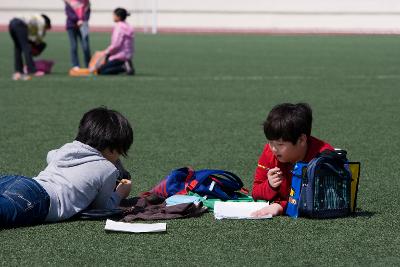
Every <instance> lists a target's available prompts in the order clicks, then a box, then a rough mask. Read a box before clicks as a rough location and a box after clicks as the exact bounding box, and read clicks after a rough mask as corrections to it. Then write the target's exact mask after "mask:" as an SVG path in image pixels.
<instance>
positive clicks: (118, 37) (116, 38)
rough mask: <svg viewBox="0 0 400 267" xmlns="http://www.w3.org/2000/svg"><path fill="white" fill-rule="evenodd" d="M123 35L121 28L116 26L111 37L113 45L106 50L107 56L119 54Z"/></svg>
mask: <svg viewBox="0 0 400 267" xmlns="http://www.w3.org/2000/svg"><path fill="white" fill-rule="evenodd" d="M123 36H124V35H123V33H122V32H121V29H120V27H118V26H116V27H115V28H114V30H113V33H112V36H111V44H110V45H109V46H108V47H107V48H106V49H105V50H104V53H105V54H106V55H113V54H115V53H117V52H118V50H119V49H120V47H121V46H122V39H123Z"/></svg>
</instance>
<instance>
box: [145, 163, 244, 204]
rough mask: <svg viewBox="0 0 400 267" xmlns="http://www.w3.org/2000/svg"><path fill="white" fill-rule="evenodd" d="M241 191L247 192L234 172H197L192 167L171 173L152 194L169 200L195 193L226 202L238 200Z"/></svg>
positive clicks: (152, 190)
mask: <svg viewBox="0 0 400 267" xmlns="http://www.w3.org/2000/svg"><path fill="white" fill-rule="evenodd" d="M240 190H242V191H243V190H245V189H243V182H242V180H241V179H240V178H239V177H238V176H237V175H236V174H234V173H232V172H229V171H224V170H211V169H204V170H199V171H195V170H194V169H193V168H191V167H184V168H180V169H176V170H173V171H172V172H170V173H169V174H168V176H166V177H165V178H164V179H163V180H161V182H160V183H159V184H157V185H156V186H155V187H154V188H153V189H151V190H150V193H154V194H157V195H159V196H161V197H164V198H168V197H170V196H172V195H177V194H178V195H179V194H181V195H185V194H187V193H188V192H193V193H196V194H198V195H200V196H207V197H211V198H218V199H221V200H224V201H225V200H232V199H237V198H238V196H239V191H240Z"/></svg>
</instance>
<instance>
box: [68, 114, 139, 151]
mask: <svg viewBox="0 0 400 267" xmlns="http://www.w3.org/2000/svg"><path fill="white" fill-rule="evenodd" d="M75 140H77V141H79V142H82V143H84V144H87V145H89V146H91V147H93V148H96V149H97V150H99V151H103V150H104V149H107V148H108V149H110V150H111V151H113V150H117V151H118V153H120V154H121V155H123V156H124V157H126V156H127V152H128V150H129V148H130V146H131V145H132V142H133V130H132V127H131V125H130V124H129V121H128V120H127V119H126V118H125V117H124V116H122V115H121V114H120V113H119V112H118V111H115V110H110V109H107V108H106V107H99V108H95V109H92V110H89V111H88V112H86V113H85V114H84V115H83V117H82V119H81V121H80V123H79V131H78V135H77V136H76V138H75Z"/></svg>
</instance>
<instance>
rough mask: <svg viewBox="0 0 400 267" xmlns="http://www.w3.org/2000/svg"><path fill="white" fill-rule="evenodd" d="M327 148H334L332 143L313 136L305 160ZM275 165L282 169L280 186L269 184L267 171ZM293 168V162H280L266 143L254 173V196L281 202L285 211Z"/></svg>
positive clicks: (307, 160)
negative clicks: (274, 186) (275, 186)
mask: <svg viewBox="0 0 400 267" xmlns="http://www.w3.org/2000/svg"><path fill="white" fill-rule="evenodd" d="M325 149H330V150H333V147H332V146H331V145H330V144H328V143H326V142H324V141H322V140H319V139H317V138H315V137H312V136H311V137H310V139H309V141H308V149H307V154H306V157H305V158H304V160H303V161H305V162H309V161H310V160H311V159H313V158H314V157H315V156H316V155H317V154H318V153H319V152H322V151H324V150H325ZM275 167H279V168H280V169H281V171H282V176H283V179H282V183H281V185H280V186H279V187H277V188H272V187H271V186H270V185H269V182H268V176H267V173H268V170H269V169H272V168H275ZM292 169H293V164H291V163H282V162H279V161H278V159H277V158H276V157H275V156H274V154H273V153H272V151H271V149H270V148H269V145H268V144H266V145H265V147H264V151H263V152H262V154H261V157H260V159H259V160H258V166H257V168H256V172H255V174H254V182H253V193H252V196H253V198H254V199H255V200H257V199H262V200H268V201H274V202H275V203H279V204H280V205H281V206H282V208H283V210H284V211H285V210H286V206H287V201H288V198H289V193H290V187H291V184H292V173H291V170H292Z"/></svg>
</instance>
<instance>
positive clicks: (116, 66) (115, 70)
mask: <svg viewBox="0 0 400 267" xmlns="http://www.w3.org/2000/svg"><path fill="white" fill-rule="evenodd" d="M97 73H98V74H100V75H109V74H120V73H126V74H128V75H134V74H135V69H134V68H133V65H132V62H131V61H122V60H111V61H108V60H107V62H106V63H105V64H104V65H103V66H101V67H100V68H99V69H98V71H97Z"/></svg>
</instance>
